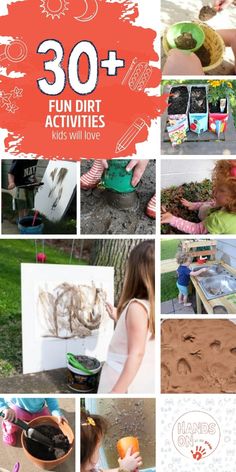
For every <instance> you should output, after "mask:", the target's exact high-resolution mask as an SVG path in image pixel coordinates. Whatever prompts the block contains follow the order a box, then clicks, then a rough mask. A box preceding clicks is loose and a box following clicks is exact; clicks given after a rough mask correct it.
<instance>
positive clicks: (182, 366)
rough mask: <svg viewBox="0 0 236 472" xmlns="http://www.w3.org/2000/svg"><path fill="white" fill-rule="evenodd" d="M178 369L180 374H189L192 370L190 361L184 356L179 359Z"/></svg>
mask: <svg viewBox="0 0 236 472" xmlns="http://www.w3.org/2000/svg"><path fill="white" fill-rule="evenodd" d="M177 371H178V373H179V375H188V374H190V373H191V372H192V369H191V366H190V364H189V363H188V361H186V359H184V357H182V359H179V360H178V363H177Z"/></svg>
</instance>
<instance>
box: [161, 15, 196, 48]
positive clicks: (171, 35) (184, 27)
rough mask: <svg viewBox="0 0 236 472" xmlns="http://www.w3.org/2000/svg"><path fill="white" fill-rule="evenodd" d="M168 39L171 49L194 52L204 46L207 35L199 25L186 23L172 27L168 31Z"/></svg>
mask: <svg viewBox="0 0 236 472" xmlns="http://www.w3.org/2000/svg"><path fill="white" fill-rule="evenodd" d="M166 39H167V42H168V44H169V46H170V48H171V49H174V48H177V49H181V50H182V51H186V52H194V51H197V50H198V49H200V47H201V46H202V45H203V43H204V41H205V33H204V31H203V29H202V28H201V26H199V25H198V24H197V23H192V22H190V21H186V22H183V23H182V22H181V23H175V24H174V25H171V26H170V28H168V30H167V33H166Z"/></svg>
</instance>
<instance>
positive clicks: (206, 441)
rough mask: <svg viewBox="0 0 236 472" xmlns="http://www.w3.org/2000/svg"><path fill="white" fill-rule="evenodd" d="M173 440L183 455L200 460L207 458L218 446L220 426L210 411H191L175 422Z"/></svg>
mask: <svg viewBox="0 0 236 472" xmlns="http://www.w3.org/2000/svg"><path fill="white" fill-rule="evenodd" d="M172 440H173V443H174V446H175V447H176V449H177V450H178V452H179V453H180V454H181V455H183V456H185V457H187V458H188V459H191V460H194V461H196V462H199V461H202V460H203V459H206V458H207V457H208V456H209V455H210V454H212V453H213V452H214V451H215V450H216V448H217V447H218V445H219V442H220V428H219V425H218V423H217V422H216V420H215V419H214V418H213V417H212V416H211V415H209V414H208V413H205V412H203V411H190V412H187V413H184V414H183V415H182V416H180V417H179V418H178V419H177V421H176V422H175V424H174V426H173V429H172Z"/></svg>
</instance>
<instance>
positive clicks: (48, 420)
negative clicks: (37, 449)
mask: <svg viewBox="0 0 236 472" xmlns="http://www.w3.org/2000/svg"><path fill="white" fill-rule="evenodd" d="M43 424H44V425H45V424H46V425H49V426H55V427H59V428H60V430H61V431H62V432H63V433H64V434H65V436H67V437H68V440H69V443H70V446H71V447H70V449H69V451H68V452H67V453H66V454H65V455H64V456H62V457H60V458H59V459H54V460H52V461H44V460H42V459H37V457H34V456H32V455H31V454H30V453H29V452H28V450H27V448H26V440H25V439H26V436H25V433H24V431H22V433H21V444H22V448H23V450H24V453H25V455H26V457H27V458H28V459H29V461H30V462H33V464H34V465H36V466H37V467H39V468H40V469H44V470H53V469H55V468H56V467H58V466H59V465H60V464H63V462H65V461H66V460H67V459H68V457H69V456H70V454H71V452H72V449H73V445H74V439H75V438H74V433H73V431H72V429H71V427H70V426H69V425H68V424H67V423H65V422H64V423H63V424H62V425H61V424H60V426H59V421H58V419H57V418H56V417H55V416H39V417H38V418H35V419H34V420H32V421H30V422H29V423H28V425H29V427H31V428H35V427H37V426H41V425H43Z"/></svg>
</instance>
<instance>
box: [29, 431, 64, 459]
mask: <svg viewBox="0 0 236 472" xmlns="http://www.w3.org/2000/svg"><path fill="white" fill-rule="evenodd" d="M34 429H36V430H37V431H39V432H40V433H42V434H43V435H44V436H47V437H48V438H49V439H51V441H52V443H53V445H54V447H47V446H44V444H40V443H39V442H37V441H33V440H32V439H29V438H26V448H27V451H28V452H29V453H30V454H31V455H32V456H34V457H36V458H37V459H41V460H44V461H52V460H55V459H59V457H62V456H64V455H65V454H66V453H67V452H68V450H69V449H70V444H69V440H68V438H67V436H65V435H64V434H63V433H62V431H61V430H60V429H59V428H56V427H54V426H50V425H42V426H38V427H36V428H34Z"/></svg>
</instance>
